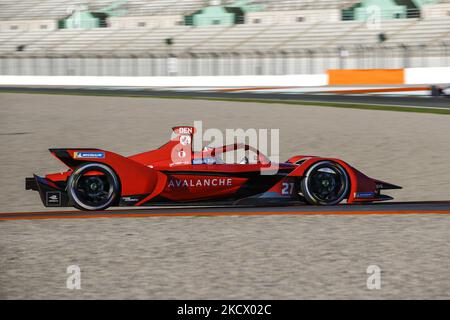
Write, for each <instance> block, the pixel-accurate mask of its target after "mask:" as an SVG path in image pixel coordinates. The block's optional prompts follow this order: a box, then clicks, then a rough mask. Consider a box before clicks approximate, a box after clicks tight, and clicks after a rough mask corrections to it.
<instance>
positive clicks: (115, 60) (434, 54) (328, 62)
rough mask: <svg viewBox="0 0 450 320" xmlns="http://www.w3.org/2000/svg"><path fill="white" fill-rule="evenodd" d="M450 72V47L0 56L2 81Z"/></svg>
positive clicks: (440, 45)
mask: <svg viewBox="0 0 450 320" xmlns="http://www.w3.org/2000/svg"><path fill="white" fill-rule="evenodd" d="M448 66H450V43H441V44H438V45H433V46H427V45H418V46H403V45H399V46H382V45H378V46H372V47H371V46H352V47H340V48H336V49H309V50H298V51H289V52H287V51H279V52H276V51H273V52H227V53H221V52H212V53H198V54H194V53H190V54H183V55H178V56H176V55H172V54H160V55H155V54H139V55H120V56H118V55H109V56H106V55H89V56H88V55H76V56H72V55H71V56H64V55H43V56H20V55H11V56H0V74H1V75H43V76H63V75H65V76H219V75H288V74H320V73H324V72H326V70H328V69H374V68H376V69H397V68H407V67H448Z"/></svg>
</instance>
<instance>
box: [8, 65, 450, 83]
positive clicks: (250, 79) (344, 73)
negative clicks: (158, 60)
mask: <svg viewBox="0 0 450 320" xmlns="http://www.w3.org/2000/svg"><path fill="white" fill-rule="evenodd" d="M447 83H450V67H447V68H407V69H368V70H359V69H357V70H328V73H327V74H309V75H282V76H195V77H176V76H174V77H170V76H166V77H111V76H104V77H96V76H0V85H3V86H15V85H23V86H27V85H28V86H31V85H33V86H36V85H42V86H104V87H114V86H118V87H166V88H167V87H185V88H189V87H205V88H212V87H215V88H220V87H321V86H327V85H329V86H337V85H347V86H348V85H417V84H447Z"/></svg>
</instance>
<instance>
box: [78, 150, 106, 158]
mask: <svg viewBox="0 0 450 320" xmlns="http://www.w3.org/2000/svg"><path fill="white" fill-rule="evenodd" d="M73 157H74V158H75V159H105V153H104V152H80V151H76V152H74V153H73Z"/></svg>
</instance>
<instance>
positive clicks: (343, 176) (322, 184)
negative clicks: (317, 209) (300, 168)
mask: <svg viewBox="0 0 450 320" xmlns="http://www.w3.org/2000/svg"><path fill="white" fill-rule="evenodd" d="M300 190H301V193H302V195H303V197H304V198H305V200H306V201H307V202H308V203H309V204H312V205H322V206H332V205H336V204H338V203H340V202H341V201H343V200H344V199H345V198H346V197H347V196H348V194H349V190H350V179H349V177H348V174H347V172H346V171H345V170H344V168H343V167H342V166H341V165H339V164H338V163H335V162H333V161H320V162H318V163H315V164H313V165H312V166H311V167H310V168H309V169H308V170H307V171H306V175H305V177H304V178H303V179H302V181H301V183H300Z"/></svg>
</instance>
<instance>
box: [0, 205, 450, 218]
mask: <svg viewBox="0 0 450 320" xmlns="http://www.w3.org/2000/svg"><path fill="white" fill-rule="evenodd" d="M342 214H345V215H371V214H372V215H373V214H379V215H386V214H450V201H429V202H391V203H385V204H358V205H346V204H343V205H338V206H326V207H319V206H307V205H303V206H285V207H249V206H245V207H242V206H241V207H232V208H230V207H211V206H208V207H187V208H186V207H170V208H158V207H152V208H144V209H141V208H139V209H137V208H132V209H114V210H108V211H91V212H86V211H73V210H63V211H50V212H49V211H47V212H9V213H0V221H1V220H35V219H88V218H144V217H164V216H167V217H195V216H201V217H214V216H270V215H274V216H276V215H342Z"/></svg>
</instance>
